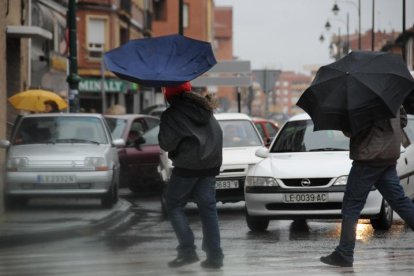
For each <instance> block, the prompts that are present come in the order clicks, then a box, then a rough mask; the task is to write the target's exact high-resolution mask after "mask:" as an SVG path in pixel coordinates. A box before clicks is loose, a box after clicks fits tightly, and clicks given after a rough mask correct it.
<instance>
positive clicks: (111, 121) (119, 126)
mask: <svg viewBox="0 0 414 276" xmlns="http://www.w3.org/2000/svg"><path fill="white" fill-rule="evenodd" d="M105 120H106V122H107V123H108V126H109V129H110V130H111V134H112V138H114V139H120V138H122V134H123V133H124V129H125V127H126V125H127V120H125V119H118V118H108V117H105Z"/></svg>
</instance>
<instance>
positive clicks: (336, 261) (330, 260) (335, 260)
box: [320, 251, 353, 267]
mask: <svg viewBox="0 0 414 276" xmlns="http://www.w3.org/2000/svg"><path fill="white" fill-rule="evenodd" d="M320 260H321V262H323V263H325V264H328V265H334V266H341V267H352V265H353V264H352V262H350V261H347V260H345V259H344V257H342V256H341V255H340V254H339V253H338V252H336V251H334V252H332V253H331V254H330V255H328V256H326V257H321V259H320Z"/></svg>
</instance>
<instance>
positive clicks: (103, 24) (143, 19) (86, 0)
mask: <svg viewBox="0 0 414 276" xmlns="http://www.w3.org/2000/svg"><path fill="white" fill-rule="evenodd" d="M152 2H153V1H150V0H80V1H78V2H77V19H78V20H77V32H78V74H79V76H80V77H81V81H80V82H79V102H80V108H81V111H85V112H102V113H105V111H106V109H107V108H108V107H109V106H111V105H115V104H119V105H122V106H125V108H126V111H127V113H139V112H140V110H142V109H143V108H145V107H146V105H149V104H151V97H150V99H149V100H147V101H145V98H146V97H145V96H146V94H150V95H151V94H153V93H152V91H151V90H150V91H147V89H145V88H143V87H139V86H138V85H137V84H134V83H130V82H128V81H124V80H121V79H119V78H117V77H116V76H115V75H113V74H112V73H110V72H108V71H106V70H105V68H104V64H103V59H102V57H103V53H105V52H107V51H109V50H111V49H113V48H116V47H118V46H120V45H122V44H124V43H126V42H128V41H129V40H133V39H138V38H143V37H148V36H150V35H151V18H152ZM147 98H148V97H147Z"/></svg>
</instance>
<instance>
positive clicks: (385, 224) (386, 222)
mask: <svg viewBox="0 0 414 276" xmlns="http://www.w3.org/2000/svg"><path fill="white" fill-rule="evenodd" d="M392 220H393V210H392V208H391V206H390V205H389V204H388V202H387V201H386V200H384V199H383V200H382V205H381V212H380V213H379V216H378V218H375V219H371V225H372V227H373V228H374V229H375V230H388V229H390V227H391V225H392Z"/></svg>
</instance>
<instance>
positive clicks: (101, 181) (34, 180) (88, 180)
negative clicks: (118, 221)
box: [5, 170, 114, 196]
mask: <svg viewBox="0 0 414 276" xmlns="http://www.w3.org/2000/svg"><path fill="white" fill-rule="evenodd" d="M113 173H114V171H112V170H109V171H88V172H73V173H70V172H65V173H61V172H50V173H49V172H48V173H42V172H8V173H7V174H6V178H5V180H6V185H5V193H6V194H8V195H15V196H18V195H22V196H23V195H25V196H42V195H61V196H64V195H72V196H82V195H85V196H93V195H102V194H104V193H106V192H107V191H108V190H109V188H110V186H111V184H112V182H113ZM42 175H48V176H52V177H53V176H58V177H59V176H71V177H74V179H76V180H75V181H70V183H69V182H68V183H62V181H61V182H60V183H56V182H53V181H48V182H47V183H44V182H43V181H41V180H40V176H42Z"/></svg>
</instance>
